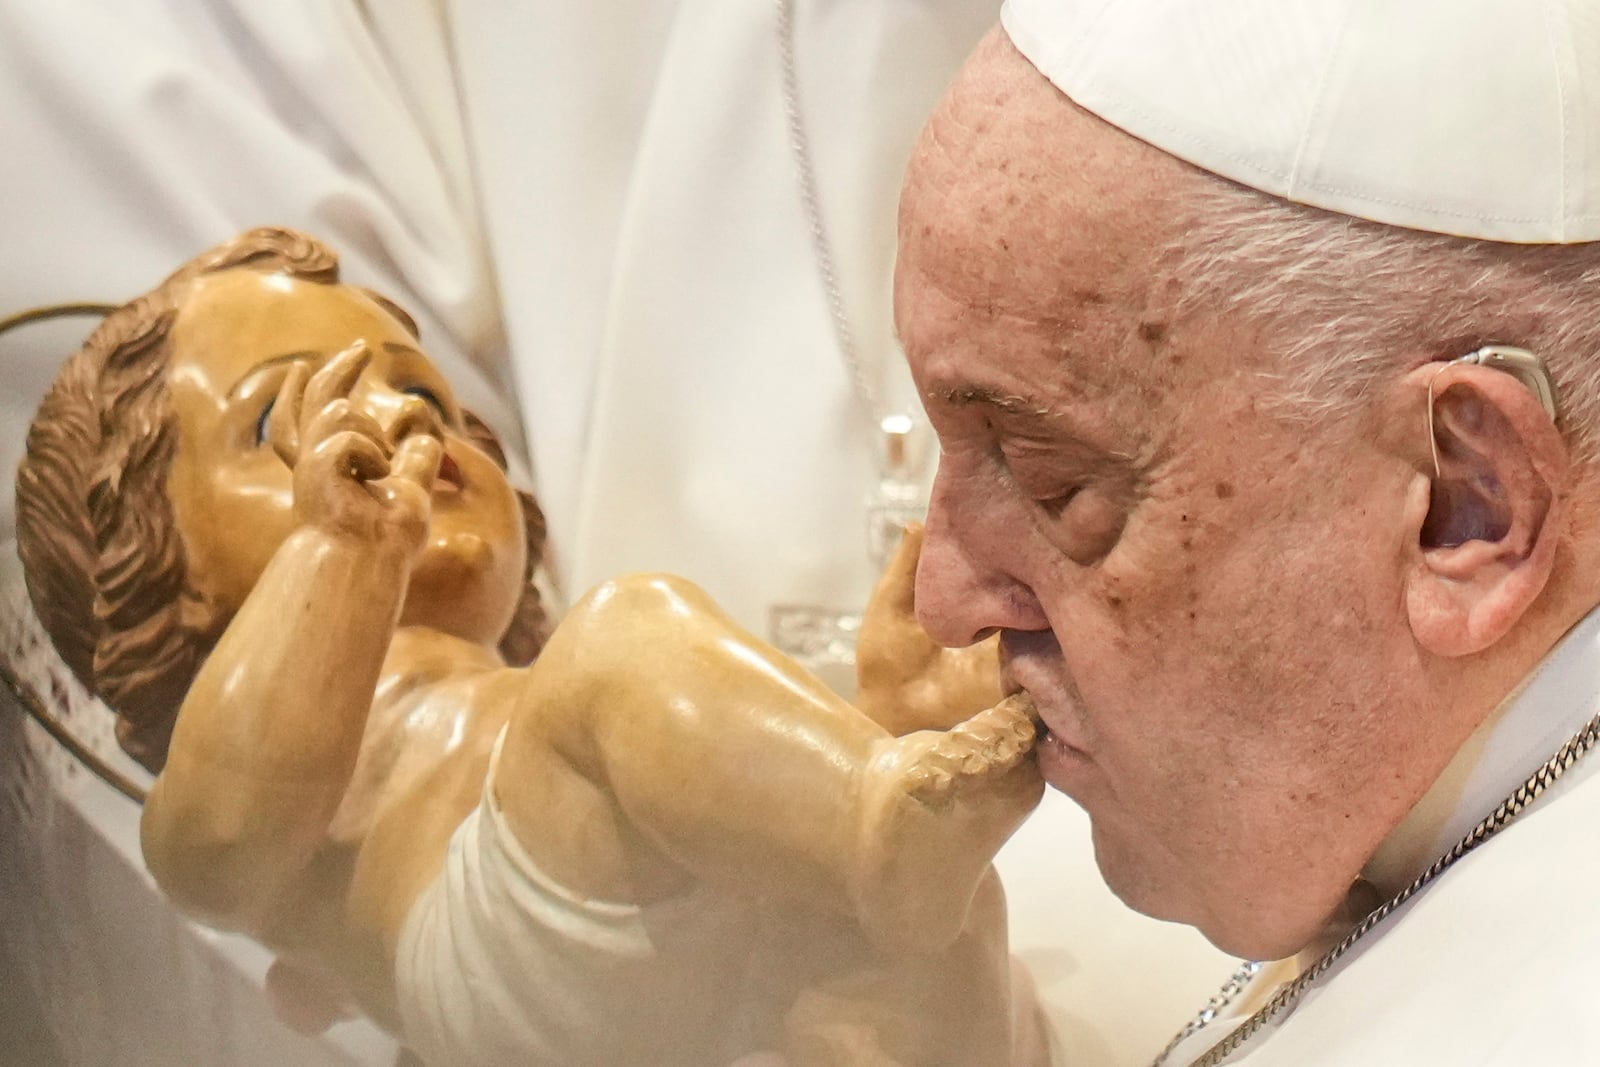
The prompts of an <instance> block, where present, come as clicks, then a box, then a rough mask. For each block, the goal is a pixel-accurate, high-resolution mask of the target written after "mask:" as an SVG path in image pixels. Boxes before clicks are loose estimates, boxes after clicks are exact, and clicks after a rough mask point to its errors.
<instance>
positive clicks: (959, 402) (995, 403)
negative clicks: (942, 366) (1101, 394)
mask: <svg viewBox="0 0 1600 1067" xmlns="http://www.w3.org/2000/svg"><path fill="white" fill-rule="evenodd" d="M929 395H937V396H938V397H939V398H940V399H942V400H944V401H945V402H946V403H950V404H955V405H956V406H958V407H968V406H970V405H974V404H982V405H984V406H986V407H992V408H997V409H999V410H1000V411H1003V412H1005V413H1006V414H1008V415H1028V416H1032V417H1034V418H1041V419H1042V418H1047V417H1048V416H1049V415H1050V413H1051V412H1050V409H1049V408H1048V407H1045V406H1044V405H1042V404H1040V403H1038V402H1037V401H1034V400H1029V399H1028V398H1027V397H1025V396H1017V395H1016V394H1014V393H1002V392H999V391H998V390H995V389H988V388H985V387H983V386H973V385H966V386H959V387H957V388H954V389H946V390H943V391H942V392H939V393H937V394H933V393H931V392H930V394H929Z"/></svg>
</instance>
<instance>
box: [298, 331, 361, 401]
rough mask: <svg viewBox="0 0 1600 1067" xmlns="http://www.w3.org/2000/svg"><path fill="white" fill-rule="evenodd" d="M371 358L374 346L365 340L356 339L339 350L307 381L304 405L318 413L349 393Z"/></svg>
mask: <svg viewBox="0 0 1600 1067" xmlns="http://www.w3.org/2000/svg"><path fill="white" fill-rule="evenodd" d="M371 362H372V349H370V348H368V347H367V343H366V342H365V341H357V342H356V343H355V344H353V345H351V346H350V347H349V348H346V349H345V350H344V351H342V352H339V353H338V354H336V355H335V356H334V357H333V358H332V359H330V360H328V362H326V363H324V364H323V365H322V369H321V370H319V371H317V373H315V374H313V375H312V376H311V381H310V382H309V383H307V385H306V399H305V409H306V410H307V411H309V412H311V413H312V414H313V415H315V413H316V412H319V411H321V410H322V409H323V408H325V407H327V406H328V405H329V404H331V403H333V401H335V400H337V399H339V398H341V397H347V396H349V395H350V390H352V389H354V388H355V387H356V382H357V381H358V380H360V378H361V374H362V372H363V371H365V370H366V369H367V364H369V363H371Z"/></svg>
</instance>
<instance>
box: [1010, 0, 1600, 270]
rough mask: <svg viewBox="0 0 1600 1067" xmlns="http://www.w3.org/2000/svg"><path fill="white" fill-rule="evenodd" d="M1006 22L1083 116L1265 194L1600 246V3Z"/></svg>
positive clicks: (1504, 236) (1242, 7)
mask: <svg viewBox="0 0 1600 1067" xmlns="http://www.w3.org/2000/svg"><path fill="white" fill-rule="evenodd" d="M1001 19H1002V21H1003V23H1004V25H1005V29H1006V31H1007V32H1008V33H1009V34H1010V36H1011V40H1012V41H1013V43H1015V44H1016V46H1017V48H1018V49H1019V50H1020V51H1021V52H1022V54H1023V55H1025V56H1027V58H1028V59H1029V61H1031V62H1032V63H1033V65H1034V66H1035V67H1037V68H1038V69H1039V71H1040V72H1041V73H1043V74H1044V75H1045V77H1047V78H1049V79H1050V81H1051V82H1053V83H1054V84H1055V85H1056V87H1057V88H1059V89H1060V90H1061V91H1062V92H1064V93H1066V95H1067V96H1068V97H1070V98H1071V99H1072V100H1073V101H1075V102H1076V103H1077V104H1078V105H1080V106H1081V107H1083V108H1085V109H1087V110H1089V111H1091V112H1093V113H1094V114H1096V115H1098V116H1100V117H1101V118H1103V119H1105V120H1106V121H1107V122H1109V123H1111V124H1113V125H1115V126H1118V127H1120V128H1121V129H1123V130H1126V131H1127V132H1128V133H1130V134H1132V135H1134V136H1135V137H1138V138H1139V139H1141V140H1143V141H1147V142H1149V143H1150V144H1152V145H1155V146H1156V147H1157V148H1160V149H1162V150H1163V151H1166V152H1168V153H1170V154H1172V155H1174V156H1177V157H1178V158H1180V159H1184V160H1187V161H1189V162H1190V163H1193V164H1195V165H1197V166H1200V167H1203V168H1204V169H1206V170H1209V171H1212V172H1213V173H1216V174H1220V175H1222V176H1223V177H1226V178H1231V179H1233V180H1234V181H1237V182H1240V183H1243V184H1245V185H1249V186H1252V187H1254V188H1256V189H1260V190H1262V191H1263V192H1267V193H1272V194H1274V195H1276V196H1280V197H1283V198H1285V199H1288V200H1293V201H1296V202H1299V203H1304V204H1311V205H1314V206H1316V207H1321V208H1327V209H1329V210H1332V211H1338V212H1343V213H1344V214H1348V215H1354V216H1356V217H1358V218H1364V219H1371V220H1374V221H1376V222H1383V223H1389V224H1391V225H1395V226H1407V227H1411V228H1414V229H1421V230H1433V231H1436V232H1440V233H1450V234H1457V235H1459V236H1463V237H1481V238H1487V239H1489V240H1496V241H1515V242H1524V243H1550V242H1563V243H1572V242H1579V241H1593V240H1597V239H1600V0H1006V4H1005V7H1004V9H1003V11H1002V14H1001Z"/></svg>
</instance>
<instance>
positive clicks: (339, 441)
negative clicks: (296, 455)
mask: <svg viewBox="0 0 1600 1067" xmlns="http://www.w3.org/2000/svg"><path fill="white" fill-rule="evenodd" d="M312 455H314V456H315V457H317V459H318V461H320V462H321V463H326V464H327V465H328V466H329V467H331V468H332V470H333V473H334V474H335V475H338V476H342V477H345V478H350V479H353V480H355V481H358V482H373V481H377V480H378V479H380V478H385V477H387V476H388V474H389V457H388V456H387V455H386V454H385V453H384V449H383V446H382V445H380V444H379V443H378V442H377V441H374V440H373V439H372V438H371V437H369V436H367V435H366V434H364V433H359V432H357V431H354V430H341V431H339V432H336V433H334V434H332V435H330V436H328V437H327V438H324V439H323V440H322V441H320V442H318V443H317V445H316V446H315V448H313V449H312Z"/></svg>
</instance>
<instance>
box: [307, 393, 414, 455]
mask: <svg viewBox="0 0 1600 1067" xmlns="http://www.w3.org/2000/svg"><path fill="white" fill-rule="evenodd" d="M341 433H353V434H360V435H361V436H362V437H365V438H367V439H368V440H370V441H371V442H372V443H373V445H374V446H375V447H376V448H377V450H378V451H379V452H380V453H382V454H383V455H385V456H387V455H389V454H390V452H392V451H393V450H392V449H391V448H390V447H389V442H388V440H387V439H386V438H385V437H384V433H383V427H382V426H380V425H378V420H377V419H375V418H373V417H372V416H371V415H369V414H367V413H366V412H365V411H363V410H362V409H361V408H358V407H356V406H355V405H354V404H352V403H350V401H349V400H348V399H346V398H345V397H342V396H341V397H338V398H337V399H334V400H332V401H329V402H328V404H326V405H325V406H324V407H323V408H322V409H321V410H319V411H318V412H316V414H314V415H312V416H311V420H310V422H309V424H308V425H307V426H306V429H305V435H304V438H303V440H305V441H313V442H314V441H325V440H327V439H328V438H330V437H333V436H334V435H336V434H341Z"/></svg>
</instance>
